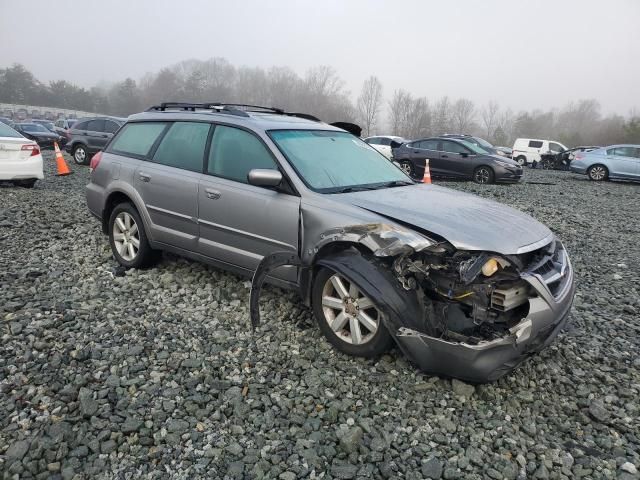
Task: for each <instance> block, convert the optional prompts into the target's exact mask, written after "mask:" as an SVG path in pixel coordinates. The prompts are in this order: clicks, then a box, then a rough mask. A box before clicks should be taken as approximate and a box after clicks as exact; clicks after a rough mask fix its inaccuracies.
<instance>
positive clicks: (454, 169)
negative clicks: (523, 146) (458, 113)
mask: <svg viewBox="0 0 640 480" xmlns="http://www.w3.org/2000/svg"><path fill="white" fill-rule="evenodd" d="M393 158H394V160H395V161H396V162H398V163H399V164H400V167H401V168H402V169H403V170H404V171H405V172H407V174H409V175H410V176H411V177H413V178H416V179H421V178H422V177H423V176H424V165H425V159H429V167H430V171H431V176H432V177H434V178H450V179H464V180H473V181H474V182H476V183H494V182H517V181H519V180H520V179H521V178H522V167H521V166H520V165H518V164H517V163H516V162H515V161H514V160H511V159H510V158H506V157H502V156H498V155H490V154H489V153H487V151H486V150H484V149H483V148H481V147H478V146H477V145H474V144H473V143H470V142H468V141H466V140H460V139H454V138H425V139H422V140H414V141H412V142H409V143H405V144H403V145H401V146H400V147H398V148H396V149H394V150H393Z"/></svg>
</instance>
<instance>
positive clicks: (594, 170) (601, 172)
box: [589, 165, 607, 181]
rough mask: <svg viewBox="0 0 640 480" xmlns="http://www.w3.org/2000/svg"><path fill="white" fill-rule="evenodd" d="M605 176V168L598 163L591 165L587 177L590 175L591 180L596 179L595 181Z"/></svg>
mask: <svg viewBox="0 0 640 480" xmlns="http://www.w3.org/2000/svg"><path fill="white" fill-rule="evenodd" d="M606 176H607V171H606V170H605V168H604V167H601V166H600V165H596V166H594V167H591V170H589V177H591V180H596V181H600V180H604V178H605V177H606Z"/></svg>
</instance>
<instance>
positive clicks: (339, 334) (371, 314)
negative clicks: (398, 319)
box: [312, 268, 393, 358]
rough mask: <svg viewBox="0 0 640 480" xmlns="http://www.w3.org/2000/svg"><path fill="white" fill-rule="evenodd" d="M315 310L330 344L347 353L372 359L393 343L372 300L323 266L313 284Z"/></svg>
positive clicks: (319, 324) (322, 330) (321, 329)
mask: <svg viewBox="0 0 640 480" xmlns="http://www.w3.org/2000/svg"><path fill="white" fill-rule="evenodd" d="M312 295H313V298H312V301H313V312H314V316H315V318H316V321H317V322H318V326H319V327H320V331H321V332H322V333H323V334H324V336H325V337H326V338H327V340H328V341H329V343H331V344H332V345H333V346H334V347H336V348H337V349H338V350H340V351H341V352H343V353H346V354H347V355H352V356H356V357H365V358H371V357H376V356H378V355H381V354H382V353H384V352H386V351H387V350H389V348H390V347H391V345H392V343H393V339H392V338H391V335H390V334H389V332H388V331H387V328H386V327H385V326H384V323H383V320H382V313H381V312H380V310H378V308H377V307H376V306H375V304H374V302H373V300H372V299H370V298H369V297H367V296H366V295H365V294H364V293H362V291H361V290H360V288H358V286H357V285H356V284H355V283H354V282H352V281H350V280H349V279H348V278H346V277H345V276H343V275H342V274H339V273H336V272H334V271H333V270H329V269H327V268H323V269H322V270H321V271H320V272H319V273H318V275H317V276H316V280H315V282H314V285H313V292H312Z"/></svg>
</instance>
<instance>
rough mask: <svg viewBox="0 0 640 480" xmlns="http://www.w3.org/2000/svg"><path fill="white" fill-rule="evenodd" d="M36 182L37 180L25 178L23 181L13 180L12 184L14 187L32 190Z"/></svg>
mask: <svg viewBox="0 0 640 480" xmlns="http://www.w3.org/2000/svg"><path fill="white" fill-rule="evenodd" d="M37 181H38V179H37V178H27V179H25V180H14V181H13V184H14V185H15V186H16V187H22V188H33V187H34V185H35V184H36V182H37Z"/></svg>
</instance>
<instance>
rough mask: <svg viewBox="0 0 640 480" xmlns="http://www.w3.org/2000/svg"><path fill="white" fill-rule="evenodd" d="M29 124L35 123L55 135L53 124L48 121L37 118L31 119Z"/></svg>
mask: <svg viewBox="0 0 640 480" xmlns="http://www.w3.org/2000/svg"><path fill="white" fill-rule="evenodd" d="M31 123H37V124H38V125H42V126H43V127H44V128H46V129H47V130H49V131H50V132H53V133H56V132H55V130H54V128H55V125H54V124H53V122H50V121H49V120H42V119H39V118H37V119H32V120H31Z"/></svg>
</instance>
